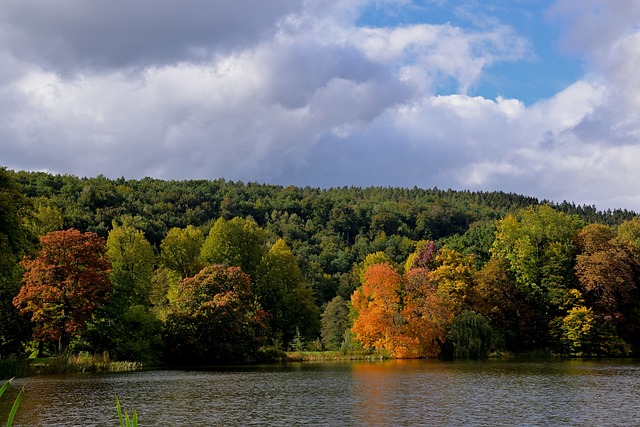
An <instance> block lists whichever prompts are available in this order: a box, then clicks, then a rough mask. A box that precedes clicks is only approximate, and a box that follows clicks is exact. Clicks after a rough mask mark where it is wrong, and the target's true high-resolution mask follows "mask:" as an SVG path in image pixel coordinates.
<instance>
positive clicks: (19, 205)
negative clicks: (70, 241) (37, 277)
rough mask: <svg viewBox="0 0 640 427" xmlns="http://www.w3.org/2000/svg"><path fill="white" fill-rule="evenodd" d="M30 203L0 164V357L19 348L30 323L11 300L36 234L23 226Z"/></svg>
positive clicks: (27, 217) (16, 290) (29, 209)
mask: <svg viewBox="0 0 640 427" xmlns="http://www.w3.org/2000/svg"><path fill="white" fill-rule="evenodd" d="M30 211H31V206H30V204H29V201H28V200H27V198H26V197H25V195H24V194H23V192H22V189H21V188H20V186H19V185H18V184H17V183H16V182H15V180H14V179H13V177H12V176H11V175H10V174H9V173H8V172H7V171H6V169H5V168H0V358H2V357H5V356H7V355H8V354H10V353H16V352H18V351H19V350H20V349H21V346H22V343H23V342H24V341H25V340H26V339H27V338H28V337H29V334H30V329H29V323H28V322H27V321H26V319H24V318H22V317H21V316H20V314H19V312H18V310H17V308H16V307H15V306H14V305H13V304H12V303H11V302H12V300H13V298H14V297H16V296H17V295H18V292H19V291H20V286H21V283H20V281H21V279H22V273H23V270H22V267H21V266H20V265H19V264H18V263H19V261H20V260H21V259H22V257H23V256H24V255H26V254H28V253H30V252H31V250H33V249H34V248H35V244H36V241H37V240H36V238H35V236H34V235H33V233H32V232H31V231H30V230H29V228H28V227H26V226H25V222H27V221H28V220H29V218H30Z"/></svg>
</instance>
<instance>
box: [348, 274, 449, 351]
mask: <svg viewBox="0 0 640 427" xmlns="http://www.w3.org/2000/svg"><path fill="white" fill-rule="evenodd" d="M351 302H352V304H353V307H354V310H355V312H356V318H355V320H354V322H353V326H352V328H351V330H352V331H353V332H354V333H355V334H356V338H357V339H358V340H359V341H360V342H361V343H362V344H363V345H364V346H365V348H371V347H373V348H377V349H380V350H386V351H388V352H390V353H391V355H392V356H394V357H398V358H412V357H434V356H437V355H438V354H439V352H440V344H441V343H442V342H443V341H444V337H445V332H446V331H445V328H446V324H447V322H448V321H449V320H450V318H451V316H450V314H449V313H448V312H447V310H446V308H445V306H444V305H443V304H442V303H441V301H440V299H439V298H438V297H437V295H436V287H435V284H434V283H433V281H432V278H431V277H430V273H429V272H428V271H427V270H426V269H423V268H414V269H411V270H410V271H408V272H407V273H405V275H402V274H400V273H399V272H397V271H396V270H395V269H394V268H392V267H391V265H389V264H387V263H383V264H376V265H373V266H371V267H369V268H368V269H367V271H366V272H365V277H364V281H363V283H362V286H361V287H360V288H359V289H358V290H356V292H354V294H353V295H352V297H351Z"/></svg>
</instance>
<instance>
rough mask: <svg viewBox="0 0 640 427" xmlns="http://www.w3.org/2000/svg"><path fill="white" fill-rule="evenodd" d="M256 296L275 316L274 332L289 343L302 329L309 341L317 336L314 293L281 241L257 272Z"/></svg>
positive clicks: (285, 342)
mask: <svg viewBox="0 0 640 427" xmlns="http://www.w3.org/2000/svg"><path fill="white" fill-rule="evenodd" d="M255 289H256V294H257V297H258V302H259V303H260V305H261V307H262V308H263V309H264V310H265V311H266V312H268V313H269V314H270V315H271V316H272V320H271V329H272V333H273V334H274V337H275V336H282V339H283V343H284V344H285V345H287V344H289V343H290V342H291V340H292V339H293V338H294V336H295V334H296V328H298V329H299V331H300V333H301V334H302V337H303V338H304V339H305V340H307V341H309V340H310V339H311V338H313V337H315V336H317V335H318V331H319V314H318V308H317V307H316V305H315V302H314V298H313V292H312V291H311V288H309V286H307V284H306V283H305V281H304V278H303V277H302V273H301V272H300V268H299V267H298V261H297V259H296V257H295V256H294V255H293V254H292V253H291V250H290V249H289V247H288V246H287V244H286V243H285V242H284V240H282V239H279V240H278V241H277V242H276V243H274V244H273V246H272V247H271V249H269V252H267V253H266V254H265V256H264V257H263V259H262V262H261V263H260V266H259V267H258V271H257V273H256V288H255Z"/></svg>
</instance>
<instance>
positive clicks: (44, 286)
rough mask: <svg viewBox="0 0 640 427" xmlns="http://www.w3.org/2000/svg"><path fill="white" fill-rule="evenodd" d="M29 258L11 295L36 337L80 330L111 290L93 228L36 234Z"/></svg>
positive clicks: (54, 338)
mask: <svg viewBox="0 0 640 427" xmlns="http://www.w3.org/2000/svg"><path fill="white" fill-rule="evenodd" d="M40 243H41V248H40V250H39V251H38V256H37V257H36V258H35V259H25V260H23V261H22V262H21V264H22V265H23V266H24V268H25V270H26V271H25V274H24V279H23V282H24V285H23V287H22V288H21V289H20V293H19V294H18V296H16V297H15V298H14V300H13V303H14V304H15V306H16V307H18V308H19V309H20V311H21V312H22V313H25V314H26V313H28V314H30V315H31V320H32V321H33V322H34V323H35V329H34V338H35V339H36V340H37V341H58V342H59V344H60V347H61V348H60V349H62V346H63V345H66V344H67V342H66V338H67V337H68V336H69V335H73V334H76V333H77V332H79V331H80V330H82V329H83V328H84V326H85V324H86V322H87V320H88V319H89V318H90V317H91V315H92V314H93V313H94V312H95V311H96V310H97V309H98V308H99V307H100V306H101V305H102V304H103V303H104V302H106V301H107V300H108V298H109V294H110V291H111V283H110V281H109V275H108V274H109V271H110V267H111V264H110V262H109V260H108V258H107V257H106V249H105V244H104V240H103V239H102V238H101V237H99V236H98V235H96V234H95V233H81V232H80V231H78V230H73V229H71V230H66V231H54V232H50V233H47V234H46V235H45V236H42V237H41V238H40Z"/></svg>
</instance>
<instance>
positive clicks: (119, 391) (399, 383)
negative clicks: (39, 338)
mask: <svg viewBox="0 0 640 427" xmlns="http://www.w3.org/2000/svg"><path fill="white" fill-rule="evenodd" d="M16 385H17V386H22V385H26V389H27V391H26V394H25V395H24V398H23V401H22V405H21V407H20V412H19V413H18V416H17V417H16V420H15V423H14V425H16V426H30V427H31V426H116V425H118V422H117V416H116V412H115V397H116V395H117V396H119V398H120V401H121V402H122V406H123V407H124V408H125V409H127V410H132V409H133V407H134V406H135V407H136V409H137V411H138V414H139V417H140V424H141V425H144V426H160V425H162V426H251V425H255V426H632V425H640V363H639V362H637V361H631V360H609V361H607V360H597V361H584V360H534V361H501V360H495V361H494V360H491V361H480V362H441V361H424V360H406V361H402V360H394V361H380V362H332V363H294V364H286V365H268V366H252V367H235V368H220V369H211V370H192V371H180V370H152V371H142V372H129V373H118V374H72V375H51V376H40V377H32V378H20V379H16V380H14V386H12V388H11V392H12V393H13V395H15V393H16V392H17V388H18V387H17V386H16ZM13 395H11V394H10V396H13ZM5 397H6V395H5ZM2 400H3V401H2V403H1V404H0V414H2V418H1V419H0V424H3V423H4V422H5V417H6V415H5V414H6V413H7V412H8V406H9V404H10V402H9V399H2Z"/></svg>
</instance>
